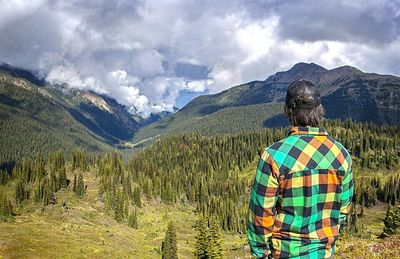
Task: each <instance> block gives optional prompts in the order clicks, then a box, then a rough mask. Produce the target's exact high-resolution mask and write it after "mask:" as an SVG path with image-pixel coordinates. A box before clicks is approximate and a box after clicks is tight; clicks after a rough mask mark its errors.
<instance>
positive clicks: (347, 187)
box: [339, 163, 354, 233]
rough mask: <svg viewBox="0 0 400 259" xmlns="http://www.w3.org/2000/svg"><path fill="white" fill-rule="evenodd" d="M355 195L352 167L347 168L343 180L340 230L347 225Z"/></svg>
mask: <svg viewBox="0 0 400 259" xmlns="http://www.w3.org/2000/svg"><path fill="white" fill-rule="evenodd" d="M353 195H354V181H353V170H352V168H351V163H350V167H349V169H348V170H347V172H346V174H345V176H344V179H343V182H342V196H341V207H340V222H339V223H340V229H339V232H340V233H342V232H343V228H344V226H345V225H346V221H347V215H348V214H349V212H350V210H351V205H352V203H351V201H352V200H353Z"/></svg>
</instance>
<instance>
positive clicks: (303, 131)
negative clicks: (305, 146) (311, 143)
mask: <svg viewBox="0 0 400 259" xmlns="http://www.w3.org/2000/svg"><path fill="white" fill-rule="evenodd" d="M289 135H323V136H327V135H328V133H327V132H326V131H325V129H324V128H317V127H292V128H291V129H290V131H289Z"/></svg>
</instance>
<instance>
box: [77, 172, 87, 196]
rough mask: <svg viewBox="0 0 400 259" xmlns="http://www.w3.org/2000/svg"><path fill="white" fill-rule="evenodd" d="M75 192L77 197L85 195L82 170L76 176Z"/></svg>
mask: <svg viewBox="0 0 400 259" xmlns="http://www.w3.org/2000/svg"><path fill="white" fill-rule="evenodd" d="M76 194H77V195H78V196H79V197H83V196H84V195H85V183H84V181H83V174H82V172H80V173H79V177H78V184H77V186H76Z"/></svg>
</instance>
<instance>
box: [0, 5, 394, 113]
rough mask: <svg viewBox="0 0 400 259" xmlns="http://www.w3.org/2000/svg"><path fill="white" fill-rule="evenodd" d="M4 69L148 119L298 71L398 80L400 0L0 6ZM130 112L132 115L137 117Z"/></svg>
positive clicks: (0, 41)
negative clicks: (91, 94)
mask: <svg viewBox="0 0 400 259" xmlns="http://www.w3.org/2000/svg"><path fill="white" fill-rule="evenodd" d="M0 6H1V9H0V35H1V36H0V63H8V64H10V65H12V66H16V67H20V68H25V69H29V70H32V71H35V72H36V73H38V75H40V76H41V77H44V78H46V80H47V82H49V83H51V84H65V85H67V86H68V87H69V88H77V89H86V90H92V91H95V92H98V93H102V94H107V95H109V96H111V97H113V98H115V99H116V100H117V101H118V102H119V103H121V104H123V105H126V106H127V107H130V108H132V109H131V110H132V111H133V110H135V111H136V112H138V113H139V114H140V115H142V116H144V117H146V116H149V115H150V114H151V113H157V112H160V111H172V110H173V108H174V107H178V108H181V107H182V106H183V105H185V104H186V103H187V102H189V101H190V100H191V99H192V98H194V97H196V96H198V95H201V94H210V93H217V92H220V91H222V90H225V89H227V88H229V87H232V86H234V85H238V84H241V83H245V82H249V81H253V80H264V79H266V78H267V77H268V76H269V75H271V74H274V73H276V72H278V71H283V70H288V69H290V68H291V67H292V66H293V65H294V64H296V63H298V62H313V63H316V64H319V65H321V66H323V67H325V68H328V69H331V68H334V67H338V66H342V65H350V66H355V67H357V68H359V69H361V70H362V71H365V72H376V73H381V74H393V75H398V76H399V75H400V51H399V50H400V0H375V1H371V0H352V1H348V0H344V1H332V0H316V1H312V0H298V1H297V0H296V1H294V0H263V1H262V0H254V1H249V0H229V1H228V0H219V1H216V0H158V1H151V0H131V1H127V0H86V1H80V0H57V1H56V0H0ZM133 107H134V108H133Z"/></svg>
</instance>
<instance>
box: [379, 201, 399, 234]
mask: <svg viewBox="0 0 400 259" xmlns="http://www.w3.org/2000/svg"><path fill="white" fill-rule="evenodd" d="M383 223H384V224H385V226H384V228H383V234H382V235H384V236H387V235H391V234H394V233H395V231H396V228H397V226H396V222H395V212H394V210H393V209H392V206H391V205H390V203H389V204H388V208H387V210H386V216H385V219H384V220H383Z"/></svg>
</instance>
